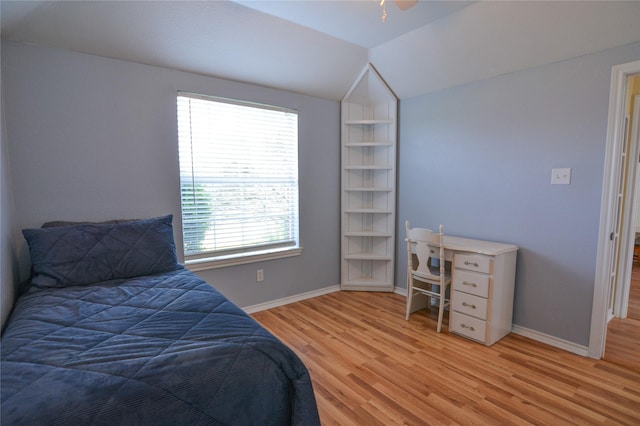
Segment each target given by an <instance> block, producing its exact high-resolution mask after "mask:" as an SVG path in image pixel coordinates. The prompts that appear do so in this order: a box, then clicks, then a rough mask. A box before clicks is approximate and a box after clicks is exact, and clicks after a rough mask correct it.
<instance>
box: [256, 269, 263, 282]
mask: <svg viewBox="0 0 640 426" xmlns="http://www.w3.org/2000/svg"><path fill="white" fill-rule="evenodd" d="M256 281H257V282H262V281H264V270H262V269H258V270H257V271H256Z"/></svg>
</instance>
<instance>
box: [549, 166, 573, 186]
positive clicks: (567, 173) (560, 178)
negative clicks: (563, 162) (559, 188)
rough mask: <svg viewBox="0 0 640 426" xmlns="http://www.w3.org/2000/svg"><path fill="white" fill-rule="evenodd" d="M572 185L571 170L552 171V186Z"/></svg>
mask: <svg viewBox="0 0 640 426" xmlns="http://www.w3.org/2000/svg"><path fill="white" fill-rule="evenodd" d="M570 183H571V169H570V168H565V169H551V184H552V185H569V184H570Z"/></svg>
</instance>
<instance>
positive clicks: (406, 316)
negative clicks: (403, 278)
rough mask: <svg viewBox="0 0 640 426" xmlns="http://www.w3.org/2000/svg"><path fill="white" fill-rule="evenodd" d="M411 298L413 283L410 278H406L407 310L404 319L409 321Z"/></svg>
mask: <svg viewBox="0 0 640 426" xmlns="http://www.w3.org/2000/svg"><path fill="white" fill-rule="evenodd" d="M411 299H413V285H412V284H411V278H408V279H407V312H406V314H405V317H404V319H405V320H407V321H409V315H411V312H410V311H411Z"/></svg>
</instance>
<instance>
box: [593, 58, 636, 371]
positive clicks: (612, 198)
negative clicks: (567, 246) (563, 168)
mask: <svg viewBox="0 0 640 426" xmlns="http://www.w3.org/2000/svg"><path fill="white" fill-rule="evenodd" d="M639 73H640V61H635V62H631V63H628V64H622V65H616V66H615V67H613V70H612V77H611V95H610V100H609V120H608V129H607V147H606V154H605V167H604V176H603V191H602V204H601V211H600V230H599V236H598V255H597V264H596V277H595V284H594V296H593V307H592V314H591V333H590V337H589V356H590V357H593V358H598V359H599V358H602V356H603V355H604V350H605V343H606V333H607V324H608V322H609V320H610V318H611V316H612V315H613V314H618V315H620V312H619V305H620V303H621V300H622V299H621V297H623V296H622V295H623V294H624V292H625V291H627V294H626V297H628V287H629V286H628V284H627V286H626V290H625V288H624V283H625V282H627V283H629V282H630V272H631V267H630V266H631V265H630V263H631V262H632V261H633V257H632V256H633V243H634V242H635V234H634V235H633V236H632V235H631V234H632V233H631V229H632V227H633V226H634V223H635V220H634V219H635V217H634V216H632V215H633V213H634V210H635V203H634V196H633V195H634V188H635V183H636V182H635V177H636V173H637V169H638V161H637V160H638V158H639V154H638V153H639V152H640V151H639V148H640V147H638V143H637V142H636V143H632V144H630V145H627V143H628V140H627V138H626V137H625V133H626V131H627V129H628V125H629V121H628V120H627V118H626V116H627V102H628V89H629V79H630V77H632V76H633V75H635V74H639ZM639 113H640V112H639V111H637V110H636V112H635V114H636V116H637V115H638V114H639ZM636 121H637V120H636ZM636 127H637V124H636ZM629 130H630V129H629ZM627 147H628V148H629V150H628V152H627ZM627 157H629V158H630V159H632V160H633V161H628V164H629V169H628V175H627V176H625V174H624V170H625V164H627V161H626V158H627ZM628 176H632V179H629V178H628ZM625 200H626V204H625V202H624V201H625ZM625 213H626V214H625ZM621 231H622V232H621ZM625 274H627V275H628V277H625V276H624V275H625ZM618 283H622V284H623V285H621V286H616V284H618ZM616 309H618V312H615V311H616Z"/></svg>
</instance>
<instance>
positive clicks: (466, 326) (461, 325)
mask: <svg viewBox="0 0 640 426" xmlns="http://www.w3.org/2000/svg"><path fill="white" fill-rule="evenodd" d="M460 327H462V328H468V329H469V330H470V331H476V329H475V328H473V326H472V325H466V324H460Z"/></svg>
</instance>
